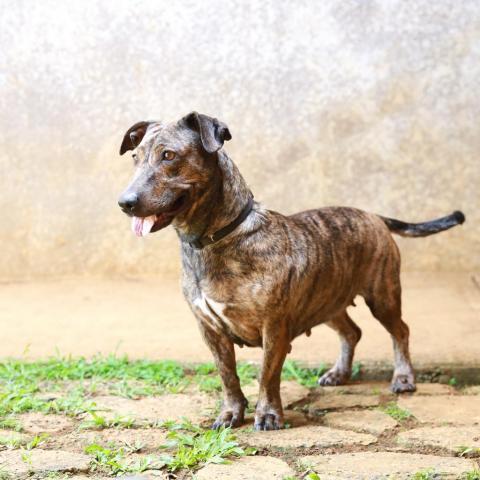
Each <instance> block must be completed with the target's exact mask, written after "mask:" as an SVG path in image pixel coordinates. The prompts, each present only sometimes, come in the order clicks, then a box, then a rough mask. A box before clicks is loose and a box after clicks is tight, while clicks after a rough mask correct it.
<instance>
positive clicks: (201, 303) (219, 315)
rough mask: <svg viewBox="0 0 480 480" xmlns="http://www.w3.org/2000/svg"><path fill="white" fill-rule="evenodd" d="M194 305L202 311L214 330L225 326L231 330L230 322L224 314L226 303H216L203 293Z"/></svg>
mask: <svg viewBox="0 0 480 480" xmlns="http://www.w3.org/2000/svg"><path fill="white" fill-rule="evenodd" d="M193 304H194V305H195V306H196V307H197V308H199V309H200V311H201V312H202V313H203V314H204V315H205V317H206V318H207V319H208V320H209V322H210V324H211V325H212V326H213V327H214V328H217V329H218V328H220V329H222V327H223V325H227V326H228V327H229V328H231V323H230V320H229V319H228V318H227V317H226V316H225V315H224V314H223V311H224V310H225V304H224V303H220V302H216V301H215V300H213V299H212V298H210V297H207V295H205V293H204V292H202V294H201V296H200V297H198V298H196V299H195V301H194V302H193Z"/></svg>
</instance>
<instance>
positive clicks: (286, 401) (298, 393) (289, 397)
mask: <svg viewBox="0 0 480 480" xmlns="http://www.w3.org/2000/svg"><path fill="white" fill-rule="evenodd" d="M258 388H259V384H258V381H257V380H255V381H253V382H252V383H250V384H248V385H245V386H244V387H242V390H243V393H244V394H245V396H246V397H247V398H248V400H249V402H250V403H251V404H252V405H255V403H256V399H257V395H258ZM309 393H310V390H309V389H308V388H307V387H304V386H303V385H300V384H299V383H298V382H295V381H294V380H284V381H282V383H281V384H280V395H281V397H282V403H283V408H287V407H288V406H290V405H292V404H293V403H296V402H298V401H300V400H303V399H304V398H306V397H307V395H308V394H309Z"/></svg>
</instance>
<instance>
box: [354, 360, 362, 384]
mask: <svg viewBox="0 0 480 480" xmlns="http://www.w3.org/2000/svg"><path fill="white" fill-rule="evenodd" d="M361 374H362V364H361V363H360V362H353V365H352V380H358V379H359V378H360V375H361Z"/></svg>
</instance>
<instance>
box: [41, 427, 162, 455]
mask: <svg viewBox="0 0 480 480" xmlns="http://www.w3.org/2000/svg"><path fill="white" fill-rule="evenodd" d="M166 436H167V433H166V432H165V431H163V430H159V429H155V428H148V429H143V428H133V429H117V428H108V429H105V430H98V431H96V430H90V431H81V432H72V433H70V434H67V435H63V436H61V437H54V438H50V439H49V440H48V446H49V448H61V449H62V450H67V451H73V452H80V453H81V452H83V451H84V448H85V447H86V446H87V445H91V444H92V443H97V444H99V445H103V446H107V445H109V444H112V443H113V444H115V445H118V446H120V447H121V446H125V445H131V446H133V445H136V446H139V445H141V446H142V451H153V450H156V449H157V448H158V447H159V446H160V445H163V444H165V442H166Z"/></svg>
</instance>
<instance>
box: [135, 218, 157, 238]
mask: <svg viewBox="0 0 480 480" xmlns="http://www.w3.org/2000/svg"><path fill="white" fill-rule="evenodd" d="M156 220H157V216H156V215H150V216H149V217H132V231H133V233H134V234H135V235H136V236H137V237H145V236H146V235H148V234H149V233H150V231H151V230H152V227H153V225H154V224H155V222H156Z"/></svg>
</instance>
